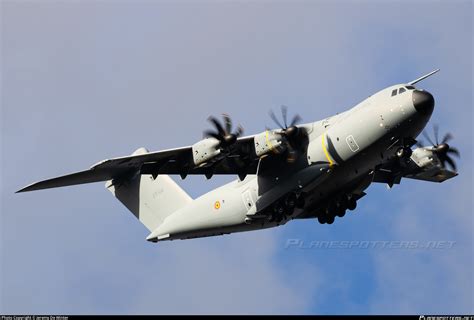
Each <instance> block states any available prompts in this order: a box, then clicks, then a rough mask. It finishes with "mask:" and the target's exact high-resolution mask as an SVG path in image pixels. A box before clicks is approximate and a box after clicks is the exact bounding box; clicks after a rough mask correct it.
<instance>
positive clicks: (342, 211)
mask: <svg viewBox="0 0 474 320" xmlns="http://www.w3.org/2000/svg"><path fill="white" fill-rule="evenodd" d="M345 215H346V208H343V207H341V208H339V209H338V210H337V211H336V216H338V217H339V218H342V217H344V216H345Z"/></svg>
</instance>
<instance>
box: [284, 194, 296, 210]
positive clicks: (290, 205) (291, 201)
mask: <svg viewBox="0 0 474 320" xmlns="http://www.w3.org/2000/svg"><path fill="white" fill-rule="evenodd" d="M295 206H296V195H295V194H294V193H290V194H289V195H287V196H286V199H285V207H286V209H287V211H288V213H293V210H295Z"/></svg>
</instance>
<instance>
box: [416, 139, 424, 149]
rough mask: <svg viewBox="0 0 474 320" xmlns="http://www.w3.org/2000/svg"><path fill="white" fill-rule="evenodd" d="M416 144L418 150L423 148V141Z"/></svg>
mask: <svg viewBox="0 0 474 320" xmlns="http://www.w3.org/2000/svg"><path fill="white" fill-rule="evenodd" d="M415 144H416V146H417V147H418V148H423V141H421V140H419V141H417V142H416V143H415Z"/></svg>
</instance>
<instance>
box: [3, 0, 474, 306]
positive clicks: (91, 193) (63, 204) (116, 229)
mask: <svg viewBox="0 0 474 320" xmlns="http://www.w3.org/2000/svg"><path fill="white" fill-rule="evenodd" d="M0 8H1V17H2V19H1V22H2V31H1V32H2V33H1V34H2V37H1V38H2V49H1V52H2V60H1V66H2V68H1V70H2V72H1V75H2V78H1V91H2V94H1V98H2V100H1V133H2V134H1V137H2V149H1V155H2V156H1V161H2V166H1V170H2V172H1V177H2V178H1V182H2V183H1V188H2V189H1V194H2V197H1V200H2V201H1V216H0V219H1V220H0V225H1V242H0V245H1V247H0V248H1V251H0V252H1V256H0V259H1V263H0V268H1V270H0V271H1V277H0V283H1V293H0V302H1V304H0V312H2V313H43V314H50V313H52V314H54V313H67V314H70V313H73V314H77V313H106V314H108V313H113V314H115V313H127V314H129V313H130V314H143V313H245V314H248V313H290V314H293V313H296V314H312V313H316V314H333V313H337V314H346V313H349V314H350V313H358V314H359V313H395V314H396V313H415V314H418V313H422V314H428V313H441V314H445V313H472V312H474V309H473V305H474V304H473V301H474V288H473V287H474V275H473V270H472V265H473V262H474V261H473V252H474V250H473V249H474V248H473V237H472V228H473V217H472V214H473V211H472V208H473V202H472V191H473V190H472V189H473V185H472V183H473V176H472V168H471V167H470V164H471V163H472V151H471V149H472V137H473V132H472V126H471V124H472V120H473V114H472V100H473V97H472V38H473V34H472V33H473V31H472V30H473V28H472V2H470V1H450V2H447V1H446V2H427V1H419V2H413V1H410V2H408V1H393V2H386V3H384V4H381V3H379V2H375V1H366V2H364V1H357V2H356V1H336V2H323V1H296V2H293V1H292V2H290V1H288V2H285V1H280V2H268V1H238V2H237V1H235V2H234V1H226V2H219V1H207V2H200V1H187V2H185V1H178V2H159V1H146V2H132V1H129V2H127V1H121V2H112V1H110V2H106V1H81V2H47V1H42V2H38V3H34V2H13V1H2V2H1V4H0ZM435 68H441V72H440V73H438V74H437V75H436V76H433V77H431V78H429V79H427V80H425V81H424V82H422V83H421V86H422V87H423V88H425V89H427V90H429V91H430V92H432V93H433V95H434V96H435V99H436V107H435V111H434V114H433V117H432V120H431V123H430V125H431V124H432V123H438V124H440V126H441V131H442V133H444V132H446V131H450V132H452V133H453V135H454V136H455V140H454V141H453V144H454V145H456V147H458V148H459V149H460V150H461V152H462V158H461V159H460V160H459V162H458V163H459V172H460V175H459V176H458V177H456V178H455V179H453V180H451V181H448V182H446V183H443V184H430V183H423V182H418V181H407V180H403V182H402V184H401V185H400V186H396V187H394V188H393V189H391V190H387V188H386V187H385V186H383V185H373V186H371V187H370V188H369V190H368V193H369V194H368V196H366V197H365V198H364V199H363V200H361V201H360V203H359V206H358V209H357V212H355V213H351V214H348V215H346V217H344V218H343V219H337V220H336V222H335V223H334V224H333V225H331V226H329V225H319V224H318V223H317V221H315V220H306V221H295V222H291V223H289V224H287V225H286V226H284V227H280V228H275V229H270V230H264V231H258V232H250V233H241V234H235V235H230V236H224V237H217V238H209V239H197V240H192V241H173V242H165V243H160V244H158V245H155V244H151V243H148V242H146V241H145V237H146V236H147V234H148V232H147V230H146V229H145V228H144V227H143V226H142V225H141V224H140V223H139V222H137V221H136V220H135V218H134V217H133V215H131V214H129V213H128V212H127V211H126V209H125V208H124V207H123V206H122V205H121V204H120V203H119V202H117V201H116V200H115V199H114V198H113V197H111V195H110V194H109V193H108V192H107V191H106V190H104V188H103V185H102V184H100V183H98V184H93V185H83V186H77V187H70V188H62V189H55V190H47V191H40V192H32V193H27V194H14V193H13V192H14V191H16V190H17V189H19V188H20V187H22V186H24V185H26V184H28V183H30V182H32V181H36V180H39V179H43V178H48V177H52V176H56V175H62V174H65V173H69V172H73V171H78V170H82V169H85V168H88V167H89V166H90V165H92V164H94V163H96V162H97V161H99V160H101V159H105V158H109V157H113V156H121V155H126V154H130V153H131V152H133V150H135V149H136V148H138V147H140V146H145V147H147V148H148V149H150V150H159V149H163V148H170V147H176V146H183V145H189V144H192V143H194V142H195V141H197V140H199V139H200V138H201V136H202V131H203V130H204V129H206V128H207V126H208V124H207V122H206V118H207V117H208V116H209V115H211V114H215V115H218V114H220V113H222V112H227V113H229V114H231V115H232V117H233V118H234V119H235V121H237V122H240V123H241V124H242V125H243V126H244V128H245V129H246V133H247V134H251V133H257V132H259V131H261V130H263V129H264V128H265V125H267V126H269V125H272V124H271V122H270V120H269V117H268V110H269V109H270V108H279V106H280V105H281V104H285V105H288V106H289V107H290V111H291V112H297V113H299V114H300V115H301V116H302V117H303V119H304V121H307V122H309V121H313V120H317V119H321V118H323V117H326V116H328V115H331V114H334V113H337V112H341V111H343V110H345V109H348V108H350V107H351V106H353V105H355V104H356V103H358V102H360V101H361V100H363V99H365V98H366V97H368V96H369V95H371V94H372V93H374V92H375V91H377V90H379V89H382V88H384V87H386V86H389V85H391V84H394V83H400V82H406V81H410V80H413V79H415V78H417V77H419V76H420V75H422V74H424V73H427V72H429V71H431V70H433V69H435ZM176 180H177V181H178V182H179V184H180V185H181V186H182V187H183V188H185V189H186V190H187V191H188V192H189V193H190V194H191V195H192V196H193V197H197V196H198V195H200V194H203V193H204V192H206V191H208V190H211V189H212V188H214V187H216V186H218V185H220V184H222V183H224V182H226V181H229V178H221V177H215V178H213V179H212V180H210V181H206V180H205V178H203V177H189V178H188V179H186V180H185V181H181V180H180V179H179V178H178V179H176ZM289 239H301V241H304V243H310V242H311V241H330V240H334V241H342V240H344V241H363V240H367V241H420V242H427V241H454V242H455V243H454V245H453V246H452V248H450V249H410V250H408V249H350V250H349V249H326V250H325V249H298V248H294V247H291V248H287V247H286V243H287V241H288V240H289Z"/></svg>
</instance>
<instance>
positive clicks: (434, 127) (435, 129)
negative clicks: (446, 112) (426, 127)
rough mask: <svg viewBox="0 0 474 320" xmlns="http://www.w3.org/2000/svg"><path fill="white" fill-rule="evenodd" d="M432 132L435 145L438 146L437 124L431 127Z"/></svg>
mask: <svg viewBox="0 0 474 320" xmlns="http://www.w3.org/2000/svg"><path fill="white" fill-rule="evenodd" d="M433 132H434V138H435V141H436V145H438V144H439V140H438V136H439V126H438V125H437V124H435V125H434V126H433Z"/></svg>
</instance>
